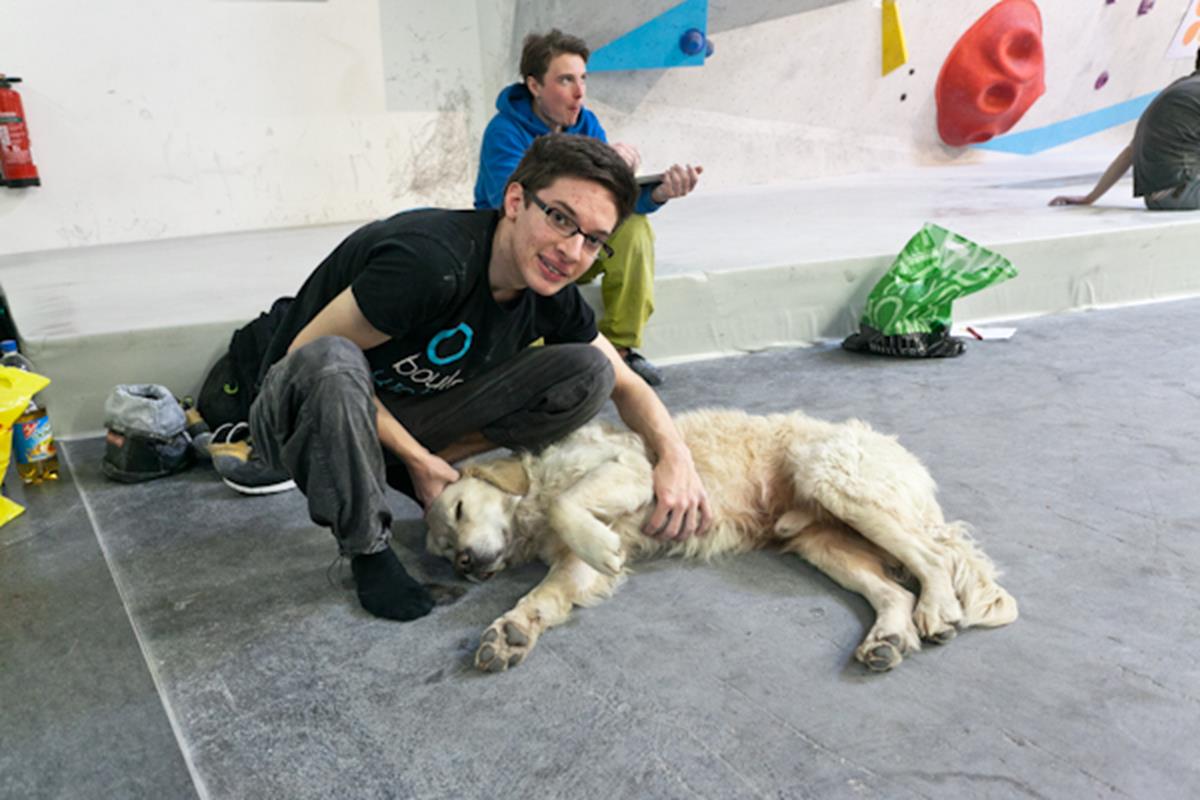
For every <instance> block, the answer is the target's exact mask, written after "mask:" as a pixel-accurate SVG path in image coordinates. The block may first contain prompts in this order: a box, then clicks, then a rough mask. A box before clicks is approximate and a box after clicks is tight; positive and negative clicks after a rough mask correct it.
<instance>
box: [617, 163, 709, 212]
mask: <svg viewBox="0 0 1200 800" xmlns="http://www.w3.org/2000/svg"><path fill="white" fill-rule="evenodd" d="M702 172H704V167H699V166H692V165H691V164H688V165H687V166H686V167H685V166H682V165H680V164H673V165H671V168H670V169H668V170H667V171H666V172H664V173H663V176H662V180H661V181H660V182H658V183H655V184H652V185H649V186H643V187H642V191H641V194H639V195H638V201H637V207H636V208H634V212H635V213H637V214H653V213H654V212H655V211H657V210H658V209H660V208H662V207H663V205H665V204H666V202H667V201H668V200H673V199H675V198H677V197H686V196H687V195H689V194H691V192H692V190H693V189H695V188H696V184H697V183H699V181H700V174H701V173H702Z"/></svg>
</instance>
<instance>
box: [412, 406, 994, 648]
mask: <svg viewBox="0 0 1200 800" xmlns="http://www.w3.org/2000/svg"><path fill="white" fill-rule="evenodd" d="M676 424H677V426H678V427H679V430H680V432H681V433H682V434H683V437H684V439H685V440H686V442H687V444H688V447H689V448H690V449H691V451H692V456H693V458H694V459H695V462H696V468H697V470H698V471H699V474H700V476H701V478H702V479H703V481H704V484H705V487H706V489H707V490H708V493H709V503H710V507H711V511H712V523H711V527H710V530H709V531H708V533H707V534H706V535H703V536H698V537H693V538H691V539H689V540H687V541H684V542H670V541H660V540H657V539H652V538H649V537H647V536H645V535H643V534H642V532H641V527H642V525H643V523H644V522H645V520H646V519H647V517H648V516H649V514H650V513H651V512H652V510H653V493H652V492H653V489H652V479H651V471H652V463H651V459H650V457H649V455H648V453H647V450H646V447H645V445H644V443H643V442H642V440H641V438H639V437H638V436H637V435H635V434H633V433H629V432H627V431H618V430H615V429H613V428H611V427H608V426H604V425H599V424H592V425H588V426H587V427H585V428H582V429H581V430H579V431H577V432H576V433H574V434H572V435H571V436H569V437H567V438H566V439H564V440H563V441H561V442H559V443H557V444H555V445H552V446H550V447H548V448H546V449H545V450H543V451H542V452H541V453H539V454H538V455H536V456H534V455H528V454H526V455H522V456H512V457H508V458H501V459H497V460H494V461H489V462H484V463H481V464H477V465H473V466H469V467H467V468H466V469H465V470H464V472H463V477H462V478H461V479H460V480H458V481H456V482H455V483H454V484H452V485H451V486H449V487H448V488H447V489H446V490H445V491H444V492H443V493H442V494H441V496H440V497H439V498H438V499H437V501H436V502H435V503H434V504H433V505H432V506H431V507H430V509H429V513H428V515H427V521H428V523H429V534H428V541H427V546H428V548H429V551H430V552H431V553H434V554H437V555H442V556H445V557H446V558H448V559H450V560H451V561H453V562H454V563H455V566H456V568H457V569H458V570H459V572H460V573H461V574H463V575H465V576H467V577H469V578H474V579H477V580H478V579H483V578H488V577H490V576H491V575H492V574H494V573H495V572H497V571H498V570H501V569H503V568H505V567H508V566H512V565H514V564H519V563H522V562H525V561H529V560H532V559H534V558H540V559H541V560H542V561H544V562H546V563H547V564H548V565H549V566H550V571H549V573H548V574H547V576H546V578H545V579H544V580H543V581H542V582H541V583H540V584H539V585H538V586H537V587H536V588H535V589H533V590H532V591H531V592H530V593H529V594H527V595H525V597H523V598H522V599H521V600H520V602H518V603H517V605H516V607H515V608H513V609H512V610H511V611H509V612H508V613H507V614H505V615H504V616H502V617H500V619H498V620H496V621H495V622H494V623H493V624H492V625H491V626H490V627H489V628H488V629H487V630H486V631H485V632H484V634H483V637H482V641H481V643H480V646H479V648H478V650H477V651H476V654H475V665H476V666H477V667H478V668H480V669H482V670H487V671H493V672H495V671H500V670H504V669H507V668H508V667H512V666H516V665H517V664H519V663H520V662H521V661H522V660H523V659H524V658H525V657H526V656H528V654H529V652H530V651H531V650H532V649H533V647H534V646H535V645H536V644H537V640H538V637H539V636H541V634H542V633H543V632H544V631H545V630H546V629H547V628H549V627H551V626H553V625H557V624H559V623H561V622H563V621H565V620H566V619H567V616H568V615H569V613H570V611H571V608H572V607H573V606H576V605H578V606H588V605H594V604H596V603H598V602H600V601H601V600H603V599H604V598H607V597H608V596H609V595H611V594H612V592H613V590H614V589H615V588H616V586H617V584H618V582H619V580H620V579H621V578H622V577H623V576H624V575H625V573H626V564H627V563H629V562H631V561H636V560H640V559H645V558H648V557H652V556H656V555H677V556H683V557H686V558H703V559H707V558H710V557H712V556H715V555H718V554H724V553H742V552H747V551H750V550H757V549H764V548H772V549H777V550H780V551H783V552H792V553H797V554H799V555H800V556H802V557H803V558H805V559H806V560H808V561H809V562H811V563H812V564H813V565H815V566H816V567H817V568H819V569H821V570H822V571H824V572H825V573H826V574H827V575H829V576H830V577H831V578H833V580H835V581H837V582H838V583H839V584H841V585H842V586H844V587H846V588H847V589H850V590H852V591H855V592H858V593H859V594H861V595H863V596H864V597H865V598H866V599H867V600H868V601H869V602H870V604H871V605H872V606H873V607H874V609H875V613H876V621H875V624H874V626H873V627H872V628H871V630H870V631H869V632H868V634H867V636H866V638H865V639H864V640H863V642H862V644H861V645H860V646H859V647H858V649H857V651H856V652H855V657H856V658H857V659H858V660H859V661H861V662H863V663H864V664H866V665H867V666H868V667H870V668H871V669H875V670H886V669H891V668H892V667H894V666H896V665H897V664H899V663H900V661H901V660H902V658H903V656H904V655H905V654H907V653H910V652H913V651H915V650H919V649H920V646H921V644H920V640H921V639H927V640H930V641H933V642H938V643H944V642H946V641H949V640H950V639H951V638H953V636H954V634H955V632H956V630H957V628H959V627H969V626H973V625H981V626H998V625H1005V624H1007V623H1009V622H1012V621H1013V620H1015V619H1016V618H1017V603H1016V601H1015V600H1014V599H1013V598H1012V596H1011V595H1009V594H1008V592H1006V591H1005V590H1004V589H1002V588H1001V587H1000V586H999V585H998V584H997V583H996V570H995V567H993V565H992V562H991V560H990V559H988V557H987V556H986V555H984V553H983V552H982V551H980V550H979V548H978V547H976V545H975V543H974V541H973V540H972V539H971V538H970V536H969V535H968V533H967V527H966V525H965V524H964V523H962V522H947V521H946V520H945V518H944V517H943V515H942V509H941V507H940V506H939V505H938V502H937V499H936V497H935V492H936V485H935V484H934V481H933V478H932V477H930V475H929V472H928V471H927V470H926V469H925V467H924V466H923V465H922V464H921V462H920V461H919V460H918V459H917V458H916V456H914V455H913V454H912V453H910V452H909V451H907V450H905V449H904V448H903V447H902V446H901V445H900V444H899V443H898V442H897V441H896V439H895V438H894V437H890V436H884V435H882V434H880V433H877V432H875V431H873V430H872V429H871V428H870V427H869V426H868V425H866V424H865V423H863V422H860V421H858V420H850V421H848V422H845V423H841V424H834V423H829V422H824V421H821V420H817V419H813V418H811V417H808V416H805V415H804V414H802V413H800V412H795V413H791V414H774V415H770V416H751V415H748V414H745V413H742V412H738V411H724V410H706V411H695V412H691V413H688V414H683V415H681V416H680V417H678V418H677V419H676ZM914 580H915V582H916V583H919V587H920V595H919V598H918V597H916V596H914V594H913V589H914V588H915V586H914Z"/></svg>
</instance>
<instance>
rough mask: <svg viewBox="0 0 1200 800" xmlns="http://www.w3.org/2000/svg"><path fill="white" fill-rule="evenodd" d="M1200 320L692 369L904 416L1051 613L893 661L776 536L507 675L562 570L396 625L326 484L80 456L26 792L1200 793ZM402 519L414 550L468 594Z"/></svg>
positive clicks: (878, 422)
mask: <svg viewBox="0 0 1200 800" xmlns="http://www.w3.org/2000/svg"><path fill="white" fill-rule="evenodd" d="M1198 322H1200V300H1187V301H1180V302H1174V303H1164V304H1157V305H1150V306H1141V307H1133V308H1124V309H1119V310H1112V311H1100V312H1091V313H1087V314H1075V315H1067V316H1060V317H1053V318H1043V319H1037V320H1027V321H1023V322H1020V323H1018V325H1019V331H1018V333H1017V335H1016V337H1015V338H1014V339H1012V340H1010V341H1006V342H978V343H970V344H968V349H967V352H966V354H965V355H963V356H962V357H960V358H958V359H952V360H946V361H928V362H910V361H900V360H891V359H884V358H874V357H865V356H858V355H852V354H848V353H845V352H843V351H841V350H840V349H837V348H836V347H834V346H832V345H830V346H822V347H816V348H812V349H807V350H789V351H778V352H766V353H760V354H756V355H751V356H746V357H742V358H735V359H727V360H719V361H708V362H702V363H693V364H688V365H681V366H676V367H672V368H669V369H668V384H667V385H666V386H665V387H664V389H663V392H662V394H663V397H664V399H665V400H666V401H667V403H668V405H669V406H670V407H671V408H672V409H674V410H677V411H681V410H684V409H687V408H692V407H697V406H704V405H727V406H737V407H741V408H746V409H748V410H751V411H758V412H769V411H779V410H786V409H793V408H802V409H804V410H806V411H807V412H809V413H811V414H813V415H816V416H822V417H828V418H835V419H841V418H845V417H849V416H858V417H861V418H863V419H866V420H868V421H870V422H871V423H872V424H873V425H874V426H875V427H877V428H879V429H881V430H884V431H888V432H892V433H896V434H898V435H899V436H900V438H901V441H902V442H904V443H905V444H906V445H907V446H908V447H909V448H910V449H912V450H914V451H915V452H916V453H918V454H919V455H920V456H921V457H922V458H923V459H924V460H925V461H926V463H927V464H928V465H929V466H930V468H931V470H932V472H933V473H934V476H935V477H936V478H937V479H938V480H939V482H940V484H941V488H942V494H941V497H942V502H943V505H944V507H945V508H946V510H947V512H948V513H949V514H950V515H952V516H956V517H962V518H965V519H967V520H969V521H970V522H972V523H974V524H975V525H976V526H977V529H978V537H979V539H980V541H981V542H982V544H983V546H984V548H985V549H986V550H987V552H988V553H989V554H991V556H992V557H993V558H994V559H995V561H996V562H997V563H998V564H999V565H1000V566H1001V568H1002V569H1003V570H1004V577H1003V578H1002V583H1003V584H1004V585H1005V586H1006V588H1008V589H1009V590H1010V591H1011V592H1012V593H1013V594H1014V595H1015V596H1016V597H1017V599H1018V600H1019V602H1020V604H1021V618H1020V619H1019V620H1018V621H1017V622H1016V623H1015V624H1013V625H1012V626H1010V627H1007V628H1002V629H999V630H991V631H982V630H971V631H967V632H965V633H963V634H962V635H960V636H959V637H958V638H957V639H956V640H955V641H954V642H952V643H950V644H949V645H947V646H945V647H929V648H927V649H926V650H925V651H923V652H921V653H918V654H915V655H913V656H912V657H910V658H909V659H907V660H906V661H905V662H904V663H903V664H902V665H901V666H900V667H899V668H898V669H897V670H895V671H894V672H891V673H888V674H884V675H873V674H868V673H867V672H865V671H864V670H863V669H862V668H860V667H859V665H857V664H856V663H855V662H854V661H853V660H852V651H853V649H854V647H855V646H856V644H857V642H858V640H859V638H860V637H861V636H862V635H863V634H864V632H865V631H866V629H867V627H868V626H869V624H870V619H871V617H870V612H869V609H868V607H867V605H866V603H865V602H864V601H863V600H862V599H861V598H859V597H857V596H855V595H852V594H850V593H847V592H846V591H844V590H842V589H840V588H839V587H837V586H836V585H834V584H833V583H832V582H830V581H829V580H827V579H825V578H824V577H823V576H822V575H820V574H819V573H817V572H816V571H815V570H813V569H811V568H809V567H807V566H806V565H804V564H802V563H801V562H799V561H796V560H794V559H789V558H783V557H777V556H772V555H768V554H756V555H753V556H750V557H746V558H741V559H736V560H728V561H723V562H720V563H717V564H714V565H711V566H703V565H696V564H685V563H679V562H658V563H654V564H650V565H646V566H645V567H643V568H642V569H641V570H640V571H639V574H638V575H636V576H635V577H634V578H633V579H632V580H630V581H629V582H628V583H627V584H626V586H625V587H624V588H623V589H622V590H621V591H620V592H619V593H618V595H617V596H616V597H615V598H614V599H613V600H612V601H610V602H609V603H608V604H605V605H602V606H600V607H598V608H594V609H587V610H581V611H579V612H577V614H576V616H575V617H574V619H573V620H572V621H571V622H570V623H568V624H567V625H565V626H563V627H562V628H559V629H556V630H554V631H551V632H550V633H549V634H547V635H546V637H545V638H544V639H543V640H542V643H541V644H540V646H539V649H538V650H537V651H536V652H535V653H534V654H533V656H532V657H531V658H530V660H529V661H527V662H526V663H525V664H523V665H522V666H521V667H519V668H518V669H516V670H514V671H512V672H509V673H506V674H503V675H499V676H491V675H479V674H475V673H474V672H473V671H472V670H471V668H470V656H471V653H472V651H473V649H474V647H475V645H476V642H477V637H478V635H479V634H480V632H482V630H483V629H484V627H486V625H487V624H488V623H489V622H490V621H491V620H492V619H494V618H495V617H496V616H498V615H499V614H501V613H502V612H503V611H505V610H506V609H507V608H509V607H510V606H511V605H512V604H513V603H514V602H515V601H516V599H517V598H518V597H520V595H521V594H522V593H523V592H524V591H526V590H527V589H528V588H529V587H530V586H531V585H532V584H533V583H534V582H535V581H536V580H537V579H538V577H539V576H540V574H541V570H540V569H538V568H535V567H528V568H524V569H522V570H519V571H517V572H514V573H511V574H502V575H501V576H499V577H497V578H496V579H494V580H493V581H491V582H490V583H488V584H486V585H484V586H477V587H472V588H471V590H470V591H469V593H468V594H467V595H466V596H465V597H464V598H463V599H462V600H460V601H459V602H458V603H457V604H455V605H453V606H448V607H444V608H439V609H437V610H436V611H435V612H434V613H433V614H432V615H431V616H429V617H427V618H425V619H422V620H419V621H416V622H413V623H408V624H399V623H392V622H385V621H379V620H375V619H373V618H370V617H369V616H367V615H366V614H365V613H364V612H362V611H361V610H359V609H358V608H357V606H356V603H355V602H354V598H353V596H352V594H351V593H349V592H348V591H346V590H345V589H344V588H334V587H333V586H331V585H330V583H329V582H328V580H327V567H328V566H329V565H330V562H331V561H332V559H333V557H334V554H335V547H334V543H333V539H332V538H331V537H330V536H329V534H328V533H325V532H324V531H321V530H319V529H317V528H316V527H315V526H313V525H312V524H311V523H310V522H309V521H308V519H307V517H306V514H305V511H304V504H303V502H302V499H301V498H300V496H299V495H297V494H295V493H289V494H284V495H276V496H273V497H267V498H245V497H240V496H235V495H233V494H232V493H230V492H229V491H228V490H226V489H225V488H224V487H223V485H222V484H220V483H219V482H218V481H217V480H216V479H215V478H214V476H213V474H212V473H211V471H208V470H206V469H200V468H197V469H195V470H193V471H191V472H189V473H186V474H184V475H180V476H177V477H175V478H171V479H167V480H162V481H157V482H153V483H149V484H144V485H140V486H133V487H129V486H121V485H117V484H112V483H109V482H106V481H105V480H104V478H103V477H102V476H101V474H100V471H99V468H98V462H99V459H100V456H101V453H102V444H101V442H100V441H99V440H86V441H80V442H75V443H72V444H70V445H69V446H68V447H67V448H66V450H67V453H68V455H69V461H70V465H71V466H72V467H73V480H65V481H63V482H61V484H60V485H58V486H53V487H49V488H47V489H43V490H31V491H30V493H29V498H30V499H31V507H30V510H29V512H28V513H27V514H26V515H25V516H24V517H22V518H21V519H18V520H17V521H15V522H13V523H10V524H9V525H8V526H6V527H5V528H3V529H0V535H2V536H0V543H3V547H2V548H0V661H2V663H3V669H2V670H0V698H3V699H2V700H0V796H3V797H21V798H26V797H189V796H196V795H197V794H198V795H199V796H202V797H221V798H226V797H231V798H232V797H247V798H259V797H287V798H305V797H331V796H338V797H396V798H408V797H419V798H475V797H480V798H483V797H486V798H509V797H514V798H526V797H546V798H558V797H605V798H613V799H615V798H683V797H688V798H691V797H705V798H742V797H747V798H752V797H753V798H757V797H761V798H766V797H771V798H808V797H811V798H842V797H846V798H873V797H875V798H964V797H970V798H992V797H995V798H1009V797H1040V798H1084V797H1105V798H1110V797H1117V798H1185V797H1195V796H1198V795H1200V766H1197V765H1200V690H1198V688H1197V687H1200V615H1198V614H1197V608H1196V606H1197V603H1196V599H1195V598H1196V595H1195V590H1194V588H1193V587H1194V585H1195V584H1196V578H1197V574H1198V572H1200V569H1198V565H1200V536H1197V534H1198V533H1200V492H1198V491H1197V484H1198V481H1197V477H1198V475H1200V471H1198V466H1200V450H1198V449H1197V447H1196V443H1197V441H1200V367H1198V366H1197V365H1198V364H1200V339H1198V338H1197V337H1196V336H1195V335H1194V334H1193V331H1194V330H1195V329H1196V328H1197V323H1198ZM89 511H90V515H91V518H90V519H89V516H88V512H89ZM396 511H397V513H398V520H397V523H396V526H395V533H396V540H397V549H398V551H399V552H400V553H401V557H402V558H403V560H404V561H405V562H406V563H407V564H408V565H409V566H410V567H411V568H412V569H413V570H414V571H415V572H418V573H420V574H422V575H424V576H426V577H428V578H431V579H438V580H451V579H452V577H451V573H450V571H449V569H448V568H447V567H446V565H444V564H442V563H441V562H438V561H435V560H432V559H431V558H429V557H428V556H425V555H423V554H420V553H418V552H416V548H418V547H419V546H420V542H421V539H422V525H421V522H420V519H419V516H418V515H417V513H416V509H415V507H413V506H411V505H410V504H408V503H407V501H404V500H403V499H402V498H399V497H398V496H397V498H396ZM335 580H336V579H335ZM131 623H132V624H131ZM160 697H161V702H160V699H159V698H160ZM189 770H190V773H191V774H190V775H189ZM193 779H194V780H193Z"/></svg>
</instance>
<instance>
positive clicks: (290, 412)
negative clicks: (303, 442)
mask: <svg viewBox="0 0 1200 800" xmlns="http://www.w3.org/2000/svg"><path fill="white" fill-rule="evenodd" d="M373 391H374V390H373V387H372V385H371V374H370V367H369V366H368V365H367V360H366V356H364V355H363V352H362V350H360V349H359V347H358V346H357V345H356V344H354V343H353V342H351V341H350V340H349V339H345V338H343V337H341V336H323V337H321V338H319V339H316V340H314V341H312V342H309V343H308V344H306V345H305V346H304V347H301V348H299V349H297V350H295V351H293V352H291V353H289V354H287V355H286V356H284V357H283V358H282V359H280V360H279V361H277V362H276V363H275V364H274V365H273V366H272V367H271V369H270V370H269V371H268V372H267V375H266V378H265V379H264V381H263V385H262V387H261V389H260V391H259V394H258V397H257V398H256V399H255V401H254V405H253V406H252V407H251V422H252V426H253V424H254V423H255V417H259V420H258V424H259V425H262V424H266V423H265V420H263V419H262V418H263V417H269V418H270V419H271V422H270V423H269V424H270V425H271V426H272V427H273V428H278V427H279V426H282V425H290V424H294V423H295V421H296V420H295V419H293V418H294V417H295V414H296V413H297V410H298V409H299V408H301V407H304V408H308V409H316V408H317V407H320V406H324V405H327V404H337V403H343V402H345V401H346V400H347V398H348V397H357V396H364V397H365V396H370V395H371V394H373Z"/></svg>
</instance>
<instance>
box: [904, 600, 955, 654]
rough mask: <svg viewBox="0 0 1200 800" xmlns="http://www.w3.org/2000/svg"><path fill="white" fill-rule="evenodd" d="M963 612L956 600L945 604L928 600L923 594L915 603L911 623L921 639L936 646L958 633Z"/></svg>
mask: <svg viewBox="0 0 1200 800" xmlns="http://www.w3.org/2000/svg"><path fill="white" fill-rule="evenodd" d="M962 618H963V611H962V606H961V605H960V604H959V602H958V599H957V598H951V599H950V600H949V601H947V602H938V601H936V600H929V599H927V598H926V597H925V595H924V594H922V595H921V599H920V600H919V601H917V608H916V610H915V611H914V612H913V623H914V624H916V626H917V633H919V634H921V638H922V639H926V640H928V641H931V642H935V643H937V644H945V643H946V642H948V641H950V640H951V639H953V638H954V637H955V635H957V633H958V625H959V623H961V622H962Z"/></svg>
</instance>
